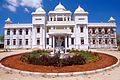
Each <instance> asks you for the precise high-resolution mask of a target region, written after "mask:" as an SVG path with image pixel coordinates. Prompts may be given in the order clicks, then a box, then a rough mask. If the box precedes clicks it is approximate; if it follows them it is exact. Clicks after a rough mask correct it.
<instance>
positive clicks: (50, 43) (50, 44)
mask: <svg viewBox="0 0 120 80" xmlns="http://www.w3.org/2000/svg"><path fill="white" fill-rule="evenodd" d="M49 46H50V48H52V37H51V36H50V38H49Z"/></svg>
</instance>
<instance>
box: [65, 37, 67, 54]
mask: <svg viewBox="0 0 120 80" xmlns="http://www.w3.org/2000/svg"><path fill="white" fill-rule="evenodd" d="M66 49H67V36H65V54H66V52H67V51H66Z"/></svg>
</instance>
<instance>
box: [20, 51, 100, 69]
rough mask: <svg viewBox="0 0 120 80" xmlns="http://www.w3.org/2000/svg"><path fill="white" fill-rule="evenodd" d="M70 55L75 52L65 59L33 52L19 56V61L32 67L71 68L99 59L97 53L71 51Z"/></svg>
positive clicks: (41, 52)
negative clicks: (32, 65)
mask: <svg viewBox="0 0 120 80" xmlns="http://www.w3.org/2000/svg"><path fill="white" fill-rule="evenodd" d="M71 52H72V53H73V52H75V54H74V55H73V56H70V55H68V56H67V57H66V58H62V59H61V58H60V55H59V54H56V55H55V56H53V57H51V56H50V55H48V52H47V51H41V50H40V51H39V50H38V51H33V52H32V53H30V54H26V55H23V56H21V58H20V60H21V61H23V62H27V63H29V64H34V65H44V66H56V67H62V66H72V65H83V64H85V63H89V62H91V61H97V60H99V59H100V57H99V55H98V54H97V53H91V52H88V51H78V50H76V51H75V50H72V51H71Z"/></svg>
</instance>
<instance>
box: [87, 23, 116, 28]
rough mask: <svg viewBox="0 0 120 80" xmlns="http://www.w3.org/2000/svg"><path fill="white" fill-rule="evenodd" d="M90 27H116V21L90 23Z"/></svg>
mask: <svg viewBox="0 0 120 80" xmlns="http://www.w3.org/2000/svg"><path fill="white" fill-rule="evenodd" d="M88 27H116V23H89V24H88Z"/></svg>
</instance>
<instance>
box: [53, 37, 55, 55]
mask: <svg viewBox="0 0 120 80" xmlns="http://www.w3.org/2000/svg"><path fill="white" fill-rule="evenodd" d="M53 54H55V36H53Z"/></svg>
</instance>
